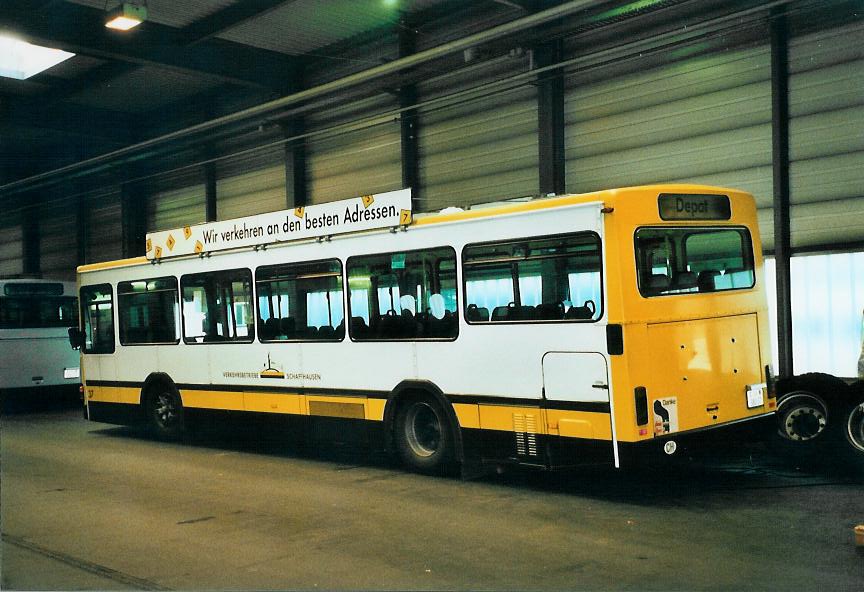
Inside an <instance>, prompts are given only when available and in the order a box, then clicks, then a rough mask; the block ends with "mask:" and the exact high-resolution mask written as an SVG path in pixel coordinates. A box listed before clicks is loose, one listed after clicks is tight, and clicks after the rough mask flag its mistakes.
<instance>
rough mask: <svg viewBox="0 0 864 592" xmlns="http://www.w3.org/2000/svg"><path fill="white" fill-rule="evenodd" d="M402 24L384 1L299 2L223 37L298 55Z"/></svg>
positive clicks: (289, 4) (313, 0)
mask: <svg viewBox="0 0 864 592" xmlns="http://www.w3.org/2000/svg"><path fill="white" fill-rule="evenodd" d="M398 22H399V9H398V6H397V5H395V4H394V5H388V4H387V3H385V2H383V1H382V0H330V1H327V2H321V1H320V0H297V1H296V2H289V3H286V4H284V5H282V6H281V7H279V8H277V9H275V10H273V11H271V12H268V13H266V14H264V15H263V16H261V17H259V18H256V19H253V20H251V21H249V22H247V23H244V24H242V25H240V26H239V27H236V28H234V29H231V30H230V31H227V32H226V33H223V34H222V35H220V37H221V38H222V39H227V40H229V41H234V42H237V43H244V44H248V45H252V46H255V47H258V48H261V49H269V50H271V51H278V52H281V53H288V54H294V55H300V54H308V53H311V52H314V51H315V50H317V49H320V48H322V47H325V46H327V45H330V44H333V43H337V42H339V41H343V40H345V39H348V38H351V37H353V36H355V35H358V34H360V33H363V32H365V31H368V30H370V29H377V28H379V27H383V26H387V25H390V26H393V25H395V24H397V23H398Z"/></svg>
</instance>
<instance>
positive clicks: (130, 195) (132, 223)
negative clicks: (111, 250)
mask: <svg viewBox="0 0 864 592" xmlns="http://www.w3.org/2000/svg"><path fill="white" fill-rule="evenodd" d="M120 218H121V225H122V233H123V239H122V242H123V257H137V256H139V255H144V254H145V244H144V243H145V237H146V235H147V195H146V194H145V193H144V191H142V189H141V188H140V187H138V186H136V185H133V184H127V185H123V187H122V188H121V195H120Z"/></svg>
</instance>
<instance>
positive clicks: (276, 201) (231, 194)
mask: <svg viewBox="0 0 864 592" xmlns="http://www.w3.org/2000/svg"><path fill="white" fill-rule="evenodd" d="M216 170H217V174H216V176H217V181H216V215H217V218H218V219H219V220H227V219H229V218H240V217H243V216H252V215H254V214H261V213H264V212H273V211H276V210H284V209H285V208H286V207H287V204H286V193H285V187H286V178H285V149H284V148H283V147H281V146H280V147H278V148H276V149H267V150H260V151H256V152H252V153H249V154H247V155H243V156H241V157H236V158H231V159H227V160H225V161H220V162H219V163H218V164H217V169H216Z"/></svg>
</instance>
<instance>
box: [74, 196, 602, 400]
mask: <svg viewBox="0 0 864 592" xmlns="http://www.w3.org/2000/svg"><path fill="white" fill-rule="evenodd" d="M601 207H602V204H600V203H591V204H581V205H575V206H572V205H571V206H564V207H556V208H550V209H548V210H535V211H531V212H526V213H514V214H508V215H502V216H496V217H489V218H482V219H477V220H461V221H456V222H452V223H436V224H430V225H420V226H410V227H408V228H407V231H404V232H403V231H398V232H394V233H391V232H387V231H380V232H379V231H375V232H369V233H363V234H356V235H343V236H334V237H333V238H332V241H322V242H305V243H297V244H292V245H288V246H278V247H272V248H268V249H266V250H259V251H252V250H251V249H250V250H243V251H238V252H226V253H223V254H218V255H213V256H212V257H209V258H197V257H196V258H185V259H178V260H168V259H166V260H163V261H161V262H160V263H158V264H154V265H141V266H139V267H132V268H130V267H119V268H116V269H107V270H104V271H103V270H100V271H94V272H87V273H84V274H81V275H80V282H81V285H82V286H83V285H93V284H99V283H104V282H110V283H111V284H112V285H113V286H114V306H115V342H116V351H115V353H114V354H112V355H104V356H101V355H85V356H84V359H85V368H86V378H87V380H118V381H124V382H125V381H131V382H143V381H144V380H145V379H146V378H147V377H148V376H149V375H150V374H151V373H153V372H165V373H167V374H168V375H169V376H170V377H171V378H172V379H173V380H174V381H175V382H176V383H177V384H179V385H183V384H196V385H207V384H215V385H236V386H243V385H249V386H259V387H261V386H279V387H282V388H287V389H290V388H292V387H294V388H314V389H334V390H335V389H346V390H370V391H379V392H383V393H387V392H390V391H392V390H393V389H394V388H395V387H396V386H397V385H398V384H399V383H401V382H403V381H405V380H423V381H428V382H431V383H434V384H435V385H437V386H438V387H439V388H440V389H441V390H442V391H443V392H444V393H445V394H448V395H477V396H490V397H491V396H494V397H497V398H502V397H503V398H520V399H536V400H537V401H538V404H539V403H540V401H541V400H542V398H543V357H544V355H546V354H547V353H548V352H552V351H568V352H574V351H575V352H594V355H596V356H598V357H599V358H602V359H603V364H604V367H605V364H606V358H605V356H606V353H605V351H606V332H605V325H606V312H605V309H604V313H603V316H602V317H601V318H600V319H599V320H598V321H597V322H580V323H555V322H553V323H533V324H509V325H507V326H503V325H494V324H483V325H480V324H476V325H469V324H468V323H467V322H466V320H465V318H464V314H463V309H464V305H463V303H464V297H465V295H464V293H463V282H462V273H461V266H457V269H458V276H457V294H458V296H457V298H458V317H459V336H458V338H457V339H456V340H455V341H437V342H432V341H416V342H410V341H409V342H367V341H363V342H352V341H351V340H350V336H346V337H345V339H344V341H342V342H336V343H291V342H287V343H259V342H258V341H257V340H256V341H255V342H254V343H219V344H206V345H204V344H185V343H183V342H182V341H181V343H180V344H178V345H167V346H122V345H120V343H119V340H118V339H117V335H116V334H117V328H116V316H117V315H116V306H117V295H116V285H117V282H119V281H126V280H141V279H149V278H157V277H164V276H176V277H178V278H179V277H181V276H182V275H185V274H190V273H200V272H207V271H218V270H225V269H236V268H249V269H251V270H253V272H254V271H255V269H256V268H257V267H260V266H262V265H273V264H277V263H284V262H299V261H316V260H322V259H330V258H337V259H339V260H341V261H342V264H343V269H344V266H345V265H346V264H347V262H348V259H349V257H352V256H357V255H365V254H375V253H386V252H390V251H400V250H409V251H410V250H417V249H427V248H432V247H441V246H452V247H453V248H454V249H455V251H456V254H457V257H460V256H461V252H462V248H463V247H464V246H465V245H466V244H472V243H479V242H486V241H497V240H506V239H508V238H528V237H536V236H547V235H555V234H564V233H572V232H582V231H592V232H596V233H597V234H598V235H600V237H601V239H602V237H603V224H602V216H603V215H602V214H601V212H600V209H601ZM604 253H605V245H604ZM604 263H605V262H604ZM603 283H604V285H605V265H604V281H603ZM344 288H345V289H344V293H345V295H346V296H345V299H346V300H347V294H348V288H347V285H346V286H345V287H344ZM597 304H598V306H599V305H600V303H597ZM605 306H608V305H605ZM349 314H350V313H349V312H348V310H347V302H345V315H346V318H348V317H349ZM346 325H347V323H346ZM154 353H155V356H154ZM268 355H269V356H270V363H272V365H273V366H274V367H275V368H277V369H278V370H281V371H282V372H284V373H285V374H286V378H285V379H284V380H278V381H276V380H272V379H264V378H251V377H242V376H241V377H236V376H232V375H231V373H235V374H236V373H247V375H248V374H249V373H257V372H260V371H261V370H262V369H264V368H265V367H266V365H267V363H268ZM100 358H101V360H100V361H101V362H104V363H99V364H97V363H94V362H95V360H96V359H100ZM592 359H593V358H592ZM112 362H116V365H113V364H112ZM570 369H571V370H572V361H571V363H570ZM558 371H559V369H558V367H557V366H556V368H555V372H558ZM564 371H565V372H566V373H567V376H566V377H560V376H559V377H557V378H555V381H556V383H555V384H561V383H562V382H564V381H581V382H585V384H584V385H582V386H580V387H579V388H576V389H575V390H574V391H573V392H576V393H583V392H589V391H586V390H585V389H589V390H590V392H592V393H593V391H594V390H596V389H591V385H592V384H593V382H595V380H596V378H595V377H594V376H593V375H592V374H591V373H587V374H583V373H581V372H571V371H569V370H566V369H565V370H564ZM238 390H242V389H238ZM565 390H566V389H558V387H556V391H555V392H556V393H565ZM181 391H182V387H181ZM604 392H605V394H606V396H607V397H608V395H609V393H608V391H604ZM594 394H595V395H597V393H594ZM560 396H562V397H564V396H567V395H566V394H561V395H560ZM571 400H582V399H579V398H578V396H577V398H575V399H571Z"/></svg>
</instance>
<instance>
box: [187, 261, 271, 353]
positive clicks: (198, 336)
mask: <svg viewBox="0 0 864 592" xmlns="http://www.w3.org/2000/svg"><path fill="white" fill-rule="evenodd" d="M180 289H181V291H182V293H183V341H184V342H186V343H229V342H250V341H252V339H253V338H254V337H255V323H254V317H253V313H252V272H251V271H250V270H248V269H231V270H228V271H216V272H209V273H195V274H190V275H184V276H183V277H182V278H180Z"/></svg>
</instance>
